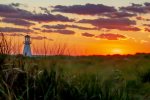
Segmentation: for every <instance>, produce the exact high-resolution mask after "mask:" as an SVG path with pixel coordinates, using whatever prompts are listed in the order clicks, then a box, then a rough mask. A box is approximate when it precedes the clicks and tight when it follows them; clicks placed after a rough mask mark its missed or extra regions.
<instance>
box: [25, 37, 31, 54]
mask: <svg viewBox="0 0 150 100" xmlns="http://www.w3.org/2000/svg"><path fill="white" fill-rule="evenodd" d="M30 44H31V41H30V36H29V35H26V36H25V41H24V50H23V55H24V56H29V57H31V56H32V54H31V47H30Z"/></svg>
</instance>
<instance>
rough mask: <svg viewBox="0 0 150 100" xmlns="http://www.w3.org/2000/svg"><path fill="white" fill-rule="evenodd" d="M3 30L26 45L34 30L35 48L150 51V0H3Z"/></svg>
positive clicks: (77, 51)
mask: <svg viewBox="0 0 150 100" xmlns="http://www.w3.org/2000/svg"><path fill="white" fill-rule="evenodd" d="M0 32H3V33H4V34H5V35H6V36H7V37H8V39H10V38H11V39H13V42H14V43H15V44H18V45H19V47H20V48H23V41H24V36H25V35H26V34H27V33H28V34H29V35H30V36H31V41H32V44H31V48H32V52H33V54H38V53H40V54H43V53H44V49H43V48H44V44H46V47H47V49H48V50H50V49H52V48H54V46H55V45H56V46H58V45H60V46H62V47H63V46H64V45H66V48H67V49H68V52H69V53H70V54H72V55H107V54H135V53H150V0H0ZM16 46H17V45H16ZM21 50H22V49H21ZM66 52H67V51H66ZM49 53H50V51H49Z"/></svg>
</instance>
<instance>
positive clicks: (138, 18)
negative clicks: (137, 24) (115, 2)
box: [136, 16, 150, 21]
mask: <svg viewBox="0 0 150 100" xmlns="http://www.w3.org/2000/svg"><path fill="white" fill-rule="evenodd" d="M136 19H137V20H142V21H150V19H147V18H144V17H141V16H137V17H136Z"/></svg>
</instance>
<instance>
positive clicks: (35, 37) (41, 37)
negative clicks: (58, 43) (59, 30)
mask: <svg viewBox="0 0 150 100" xmlns="http://www.w3.org/2000/svg"><path fill="white" fill-rule="evenodd" d="M31 39H35V40H44V39H46V40H49V41H53V39H49V38H47V37H44V36H32V37H31Z"/></svg>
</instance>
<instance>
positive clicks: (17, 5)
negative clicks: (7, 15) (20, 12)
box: [10, 3, 22, 7]
mask: <svg viewBox="0 0 150 100" xmlns="http://www.w3.org/2000/svg"><path fill="white" fill-rule="evenodd" d="M20 5H22V4H20V3H11V4H10V6H14V7H19V6H20Z"/></svg>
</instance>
